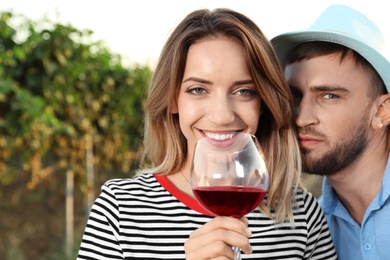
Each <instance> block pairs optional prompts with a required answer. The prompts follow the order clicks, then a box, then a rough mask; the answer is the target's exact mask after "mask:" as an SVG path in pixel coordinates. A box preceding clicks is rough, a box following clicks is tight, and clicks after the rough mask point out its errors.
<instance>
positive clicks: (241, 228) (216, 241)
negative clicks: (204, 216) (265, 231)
mask: <svg viewBox="0 0 390 260" xmlns="http://www.w3.org/2000/svg"><path fill="white" fill-rule="evenodd" d="M251 234H252V233H251V231H250V230H249V229H248V219H247V218H245V217H243V218H233V217H215V218H214V219H212V220H211V221H209V222H208V223H206V224H205V225H203V226H202V227H200V228H198V229H197V230H195V231H193V232H192V233H191V235H190V238H189V239H188V240H187V241H186V243H185V245H184V249H185V252H186V258H187V260H193V259H194V260H195V259H196V260H199V259H218V260H222V259H234V252H233V249H232V246H237V247H239V248H240V249H241V250H242V251H243V252H244V253H245V254H250V253H251V252H252V248H251V246H250V244H249V237H250V236H251Z"/></svg>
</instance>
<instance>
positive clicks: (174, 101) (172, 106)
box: [170, 100, 179, 114]
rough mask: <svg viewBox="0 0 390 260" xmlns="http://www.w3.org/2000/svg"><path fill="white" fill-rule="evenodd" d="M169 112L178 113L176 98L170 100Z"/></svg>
mask: <svg viewBox="0 0 390 260" xmlns="http://www.w3.org/2000/svg"><path fill="white" fill-rule="evenodd" d="M170 112H171V114H178V113H179V109H178V107H177V100H173V101H172V102H171V106H170Z"/></svg>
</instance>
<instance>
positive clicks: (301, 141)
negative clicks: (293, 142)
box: [298, 135, 322, 146]
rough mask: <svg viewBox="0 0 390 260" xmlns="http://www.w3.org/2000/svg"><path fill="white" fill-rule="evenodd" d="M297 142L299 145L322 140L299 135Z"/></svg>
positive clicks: (312, 143) (307, 144)
mask: <svg viewBox="0 0 390 260" xmlns="http://www.w3.org/2000/svg"><path fill="white" fill-rule="evenodd" d="M298 142H299V145H300V146H309V145H315V144H318V143H320V142H322V140H321V139H319V138H316V137H312V136H305V135H299V137H298Z"/></svg>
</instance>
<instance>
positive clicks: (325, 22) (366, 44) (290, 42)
mask: <svg viewBox="0 0 390 260" xmlns="http://www.w3.org/2000/svg"><path fill="white" fill-rule="evenodd" d="M311 41H326V42H333V43H338V44H341V45H344V46H346V47H348V48H350V49H353V50H355V51H356V52H357V53H359V54H360V55H361V56H363V57H364V58H365V59H366V60H367V61H368V62H369V63H371V65H372V66H373V67H374V68H375V69H376V71H377V72H378V73H379V75H380V76H381V77H382V79H383V81H384V83H385V85H386V88H387V92H388V93H390V63H389V61H388V60H387V59H386V55H389V53H388V52H387V50H386V48H387V47H386V43H385V38H384V36H383V35H382V33H381V31H380V30H379V28H378V27H377V26H376V25H375V24H374V23H373V22H372V21H371V20H370V19H368V18H367V17H366V16H364V15H363V14H361V13H359V12H358V11H356V10H354V9H352V8H350V7H347V6H344V5H332V6H330V7H328V8H327V9H326V10H325V11H324V12H323V13H322V14H321V15H320V17H319V18H318V19H317V20H316V21H315V22H314V23H313V25H312V26H311V27H310V28H309V29H308V30H306V31H297V32H289V33H284V34H281V35H278V36H276V37H274V38H273V39H272V40H271V43H272V44H273V45H274V48H275V51H276V53H277V55H278V57H279V60H280V62H281V64H282V66H283V67H284V66H285V62H286V58H287V55H288V53H289V52H290V51H291V49H293V48H294V47H295V46H296V45H298V44H300V43H304V42H311Z"/></svg>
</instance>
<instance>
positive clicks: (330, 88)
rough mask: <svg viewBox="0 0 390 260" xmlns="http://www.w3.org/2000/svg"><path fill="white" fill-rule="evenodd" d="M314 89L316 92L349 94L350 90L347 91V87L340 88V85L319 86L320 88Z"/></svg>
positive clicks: (315, 87)
mask: <svg viewBox="0 0 390 260" xmlns="http://www.w3.org/2000/svg"><path fill="white" fill-rule="evenodd" d="M312 89H313V90H315V91H337V92H349V90H348V89H346V88H345V87H342V86H339V85H334V86H329V85H319V86H314V87H312Z"/></svg>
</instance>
